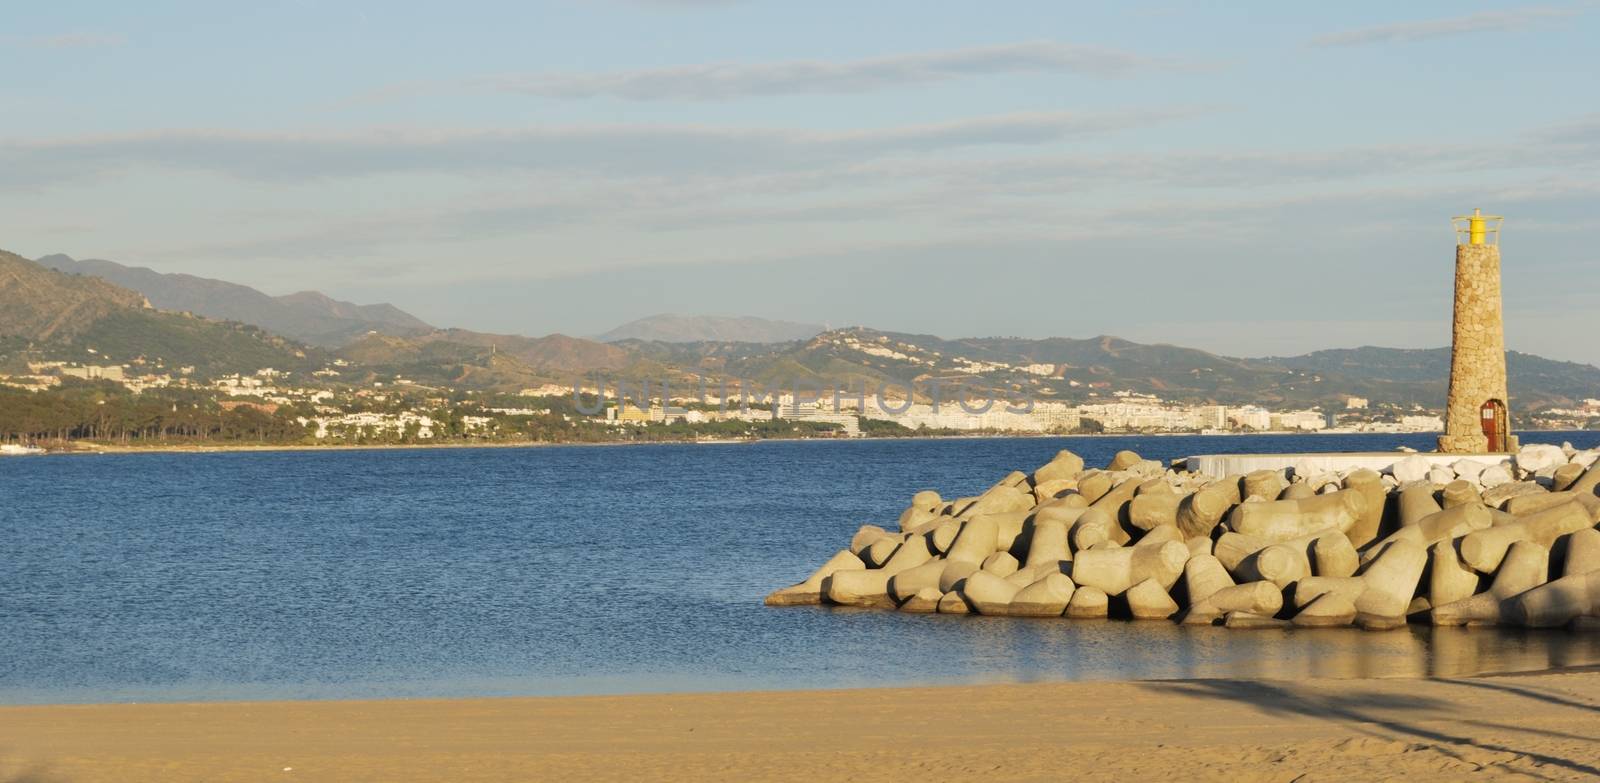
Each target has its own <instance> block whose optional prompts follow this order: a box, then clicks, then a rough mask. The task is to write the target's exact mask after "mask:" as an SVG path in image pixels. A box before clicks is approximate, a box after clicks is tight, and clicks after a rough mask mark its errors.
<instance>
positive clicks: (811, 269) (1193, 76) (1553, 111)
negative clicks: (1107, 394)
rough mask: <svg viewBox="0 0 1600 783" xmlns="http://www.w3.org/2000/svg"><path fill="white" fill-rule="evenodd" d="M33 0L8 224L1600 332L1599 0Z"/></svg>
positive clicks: (1026, 326)
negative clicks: (247, 0) (1488, 246)
mask: <svg viewBox="0 0 1600 783" xmlns="http://www.w3.org/2000/svg"><path fill="white" fill-rule="evenodd" d="M329 5H335V4H324V3H313V2H280V3H256V4H249V5H246V4H224V3H199V2H195V3H176V2H146V3H138V4H130V3H73V2H62V3H57V4H51V5H47V4H38V3H36V4H29V5H27V6H24V7H20V8H16V9H10V10H9V11H8V13H7V14H6V19H5V20H4V22H3V23H0V74H4V76H3V77H0V116H3V117H4V118H5V122H4V125H3V127H0V247H4V248H6V249H9V250H12V251H14V252H19V253H22V254H24V255H28V256H35V257H36V256H39V255H43V254H46V253H53V252H64V253H67V254H70V255H73V256H76V257H80V258H84V257H97V258H108V259H112V260H115V261H119V262H122V263H128V264H136V265H144V266H149V267H152V268H155V269H157V270H160V271H166V272H186V273H191V274H197V275H204V276H210V277H219V278H223V279H228V280H234V281H237V282H242V283H247V284H250V285H253V286H256V287H258V288H261V289H263V290H265V291H267V292H269V293H288V292H291V291H295V290H301V289H317V290H321V291H324V292H326V293H329V294H331V295H334V296H337V297H340V298H345V299H351V300H355V301H363V302H366V301H378V300H386V301H392V302H394V303H395V304H397V305H399V306H401V307H403V308H405V309H407V310H409V311H412V312H414V313H416V314H418V315H419V316H422V317H423V318H426V319H428V320H430V321H432V322H435V323H438V324H441V325H451V326H462V327H467V328H474V329H481V330H490V331H506V332H520V333H526V334H544V333H548V332H553V331H561V332H566V333H569V334H592V333H597V332H600V331H604V330H605V329H607V328H610V327H611V326H614V325H616V324H618V323H621V322H623V321H626V320H630V319H632V318H636V317H640V316H644V315H648V314H652V313H658V312H681V313H714V314H730V315H732V314H750V315H761V316H767V317H773V318H785V319H790V320H801V321H814V322H826V323H829V324H832V325H835V326H840V325H846V324H865V325H870V326H875V327H878V328H884V329H893V330H900V331H913V332H929V333H934V334H939V335H942V336H946V337H955V336H967V335H1026V336H1050V335H1062V336H1075V337H1088V336H1093V335H1096V334H1116V335H1119V336H1123V337H1127V338H1130V339H1136V340H1144V341H1164V342H1173V343H1178V344H1185V345H1194V346H1198V347H1203V348H1207V349H1211V350H1215V351H1219V352H1223V353H1229V354H1233V355H1265V354H1287V353H1298V352H1302V351H1306V350H1313V349H1317V348H1325V347H1345V346H1354V345H1361V344H1378V345H1393V346H1400V347H1431V346H1437V345H1443V344H1445V343H1446V342H1447V340H1448V334H1449V332H1448V318H1449V308H1450V276H1451V272H1452V268H1451V265H1452V260H1453V250H1452V245H1453V242H1454V240H1453V238H1452V235H1451V232H1450V224H1449V217H1450V216H1451V215H1453V214H1459V213H1461V212H1465V211H1470V210H1471V208H1473V207H1483V208H1484V209H1485V210H1486V211H1493V212H1498V213H1503V214H1506V215H1507V216H1508V218H1509V219H1508V220H1507V223H1506V228H1505V244H1504V256H1505V261H1504V263H1505V289H1506V311H1507V319H1508V325H1507V339H1508V343H1509V344H1510V346H1511V347H1512V348H1515V349H1519V350H1525V351H1532V352H1536V353H1540V354H1543V355H1546V356H1551V357H1554V358H1562V359H1571V360H1578V361H1586V362H1600V340H1596V339H1595V337H1594V336H1595V334H1596V329H1595V323H1594V316H1595V312H1596V307H1595V302H1596V301H1597V299H1600V274H1597V272H1600V265H1597V263H1596V262H1597V258H1596V254H1595V252H1594V250H1593V248H1594V242H1595V239H1596V235H1597V233H1600V232H1596V231H1595V228H1596V223H1597V222H1600V221H1597V215H1600V178H1597V176H1596V175H1597V174H1600V154H1597V153H1600V100H1597V97H1600V90H1596V88H1595V87H1594V84H1593V82H1594V80H1595V76H1596V74H1597V73H1600V55H1597V54H1596V52H1595V49H1596V48H1595V47H1594V46H1593V45H1592V44H1593V41H1595V40H1600V7H1597V6H1596V5H1594V4H1592V3H1573V4H1552V5H1506V4H1478V3H1461V2H1455V3H1431V2H1412V3H1405V4H1397V3H1377V2H1373V3H1341V4H1309V3H1293V4H1290V3H1268V2H1261V3H1233V4H1227V5H1226V6H1225V7H1222V8H1218V7H1215V6H1216V5H1217V4H1201V3H1192V4H1191V3H1174V2H1151V3H1143V4H1140V3H1125V4H1115V6H1114V7H1113V5H1112V4H1104V5H1088V4H1082V5H1079V4H1068V3H1062V2H990V3H976V2H937V1H929V0H921V1H920V2H899V1H898V0H885V1H880V2H860V1H859V0H857V1H856V2H839V3H835V2H824V1H821V0H806V2H756V1H750V2H743V1H741V0H724V1H721V2H719V1H717V0H698V1H697V0H631V1H630V0H586V1H580V0H565V1H554V0H552V1H551V2H523V3H451V4H438V5H429V6H423V5H403V4H398V3H353V2H352V3H341V4H336V7H331V8H330V7H326V6H329Z"/></svg>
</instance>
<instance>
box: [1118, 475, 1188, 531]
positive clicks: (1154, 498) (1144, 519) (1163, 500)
mask: <svg viewBox="0 0 1600 783" xmlns="http://www.w3.org/2000/svg"><path fill="white" fill-rule="evenodd" d="M1145 486H1146V487H1148V488H1144V487H1141V488H1140V490H1139V492H1138V494H1136V495H1134V496H1133V500H1131V501H1129V503H1128V522H1130V523H1131V524H1132V525H1133V526H1134V527H1136V528H1139V529H1140V530H1149V529H1151V528H1153V527H1159V526H1161V525H1171V526H1176V525H1177V524H1178V505H1179V504H1180V503H1182V501H1183V495H1180V494H1178V493H1177V492H1174V491H1173V489H1172V485H1170V484H1168V483H1167V482H1166V481H1165V480H1163V479H1155V480H1153V481H1149V482H1146V484H1145Z"/></svg>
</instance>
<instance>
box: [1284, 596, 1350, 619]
mask: <svg viewBox="0 0 1600 783" xmlns="http://www.w3.org/2000/svg"><path fill="white" fill-rule="evenodd" d="M1359 614H1360V612H1358V611H1357V610H1356V604H1355V601H1352V600H1350V598H1349V597H1348V596H1346V595H1343V594H1341V593H1337V592H1327V593H1323V594H1321V595H1319V596H1317V597H1316V598H1313V599H1312V600H1311V602H1310V603H1308V604H1306V605H1305V607H1304V608H1302V609H1301V610H1300V611H1298V612H1296V613H1295V615H1294V617H1293V618H1291V619H1290V622H1292V623H1294V624H1295V625H1298V626H1300V627H1302V628H1335V627H1340V626H1345V625H1349V624H1351V623H1353V622H1355V619H1356V617H1357V615H1359Z"/></svg>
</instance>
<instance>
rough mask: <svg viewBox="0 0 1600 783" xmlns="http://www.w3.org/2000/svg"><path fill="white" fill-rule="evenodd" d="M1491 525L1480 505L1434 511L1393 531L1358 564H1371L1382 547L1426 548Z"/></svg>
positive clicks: (1370, 548)
mask: <svg viewBox="0 0 1600 783" xmlns="http://www.w3.org/2000/svg"><path fill="white" fill-rule="evenodd" d="M1492 521H1493V517H1492V515H1491V513H1490V511H1489V509H1488V508H1485V507H1484V506H1483V505H1482V504H1472V503H1469V504H1467V505H1465V506H1456V507H1455V508H1449V509H1444V510H1442V511H1435V512H1434V513H1432V514H1429V515H1428V516H1426V517H1423V518H1422V519H1420V520H1418V521H1416V522H1413V523H1412V524H1410V525H1406V526H1405V527H1402V528H1400V529H1399V530H1396V531H1394V532H1393V533H1391V534H1390V535H1389V537H1388V538H1385V539H1383V540H1382V541H1379V542H1378V543H1377V544H1374V545H1372V546H1371V547H1369V548H1368V549H1367V551H1366V552H1363V553H1362V556H1361V561H1362V562H1363V563H1365V562H1368V561H1370V560H1372V558H1374V557H1377V556H1378V554H1379V553H1381V552H1382V551H1383V550H1384V549H1385V548H1386V547H1388V546H1389V545H1390V544H1392V543H1395V542H1397V541H1405V542H1407V543H1411V544H1416V545H1417V546H1421V547H1428V546H1432V545H1433V544H1434V543H1435V542H1437V541H1448V540H1450V539H1453V538H1459V537H1461V536H1464V535H1467V534H1468V533H1472V532H1473V531H1477V530H1483V529H1485V528H1488V527H1489V526H1490V524H1491V522H1492Z"/></svg>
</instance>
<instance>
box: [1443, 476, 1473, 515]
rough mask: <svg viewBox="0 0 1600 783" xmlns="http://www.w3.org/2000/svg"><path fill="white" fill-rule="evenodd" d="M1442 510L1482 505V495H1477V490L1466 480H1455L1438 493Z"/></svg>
mask: <svg viewBox="0 0 1600 783" xmlns="http://www.w3.org/2000/svg"><path fill="white" fill-rule="evenodd" d="M1439 498H1440V500H1441V501H1442V505H1443V506H1444V508H1455V507H1456V506H1465V505H1467V504H1469V503H1482V502H1483V495H1481V494H1479V493H1478V488H1477V487H1474V486H1472V482H1470V481H1467V480H1466V479H1456V480H1455V481H1452V482H1450V483H1449V484H1446V485H1444V490H1443V491H1441V492H1440V493H1439Z"/></svg>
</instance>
